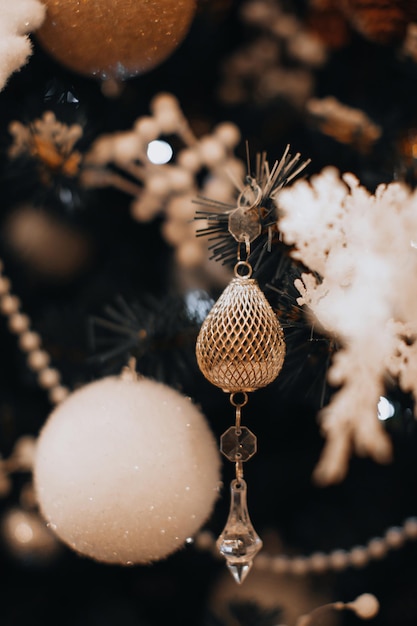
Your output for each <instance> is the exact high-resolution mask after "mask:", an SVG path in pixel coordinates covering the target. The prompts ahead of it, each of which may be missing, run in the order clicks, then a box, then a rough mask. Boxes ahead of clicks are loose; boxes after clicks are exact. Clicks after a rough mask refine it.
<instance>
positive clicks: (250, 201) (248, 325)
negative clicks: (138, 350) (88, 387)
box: [196, 177, 285, 583]
mask: <svg viewBox="0 0 417 626" xmlns="http://www.w3.org/2000/svg"><path fill="white" fill-rule="evenodd" d="M248 182H249V184H248V185H247V186H246V187H245V188H244V189H243V191H242V192H241V194H240V196H239V199H238V206H237V208H236V209H235V210H233V211H232V212H231V213H230V214H229V232H230V233H231V234H232V236H233V237H234V238H235V239H236V241H237V242H238V260H237V263H236V265H235V269H234V274H235V276H234V278H233V279H232V281H231V282H230V284H229V285H228V286H227V287H226V289H225V290H224V291H223V293H222V295H221V296H220V298H219V299H218V301H217V302H216V303H215V305H214V306H213V308H212V309H211V311H210V313H209V314H208V316H207V318H206V319H205V321H204V323H203V325H202V327H201V329H200V333H199V335H198V338H197V344H196V355H197V362H198V365H199V367H200V369H201V371H202V373H203V374H204V376H205V377H206V378H207V379H208V380H209V381H210V382H211V383H212V384H213V385H216V386H217V387H220V389H222V390H223V391H225V392H227V393H230V402H231V404H232V405H233V406H234V407H235V409H236V420H235V426H234V427H233V426H232V427H230V428H228V429H227V430H226V432H225V433H223V435H222V436H221V438H220V450H221V452H222V453H223V454H224V456H225V457H226V458H227V459H229V461H232V462H234V463H235V467H236V478H235V479H234V480H233V481H232V483H231V503H230V512H229V517H228V520H227V522H226V525H225V527H224V529H223V532H222V533H221V535H220V537H219V538H218V540H217V547H218V549H219V551H220V553H221V554H222V555H223V556H224V557H225V559H226V562H227V566H228V568H229V570H230V572H231V573H232V575H233V577H234V579H235V580H236V582H238V583H241V582H243V580H244V579H245V578H246V576H247V574H248V573H249V570H250V568H251V566H252V563H253V559H254V557H255V556H256V554H257V553H258V552H259V550H260V549H261V548H262V541H261V539H260V537H259V536H258V535H257V533H256V531H255V529H254V528H253V526H252V523H251V520H250V517H249V512H248V509H247V503H246V482H245V480H244V479H243V463H244V462H245V461H247V460H249V459H250V458H251V457H252V456H253V454H255V452H256V447H257V442H256V436H255V435H254V434H253V433H252V432H251V431H250V430H249V429H248V428H246V427H245V426H241V409H242V407H243V406H245V405H246V403H247V401H248V395H247V394H248V392H250V391H255V390H256V389H259V388H261V387H265V386H266V385H268V384H269V383H271V382H272V381H273V380H275V378H276V377H277V376H278V374H279V372H280V370H281V368H282V365H283V362H284V357H285V342H284V333H283V330H282V327H281V325H280V323H279V321H278V318H277V316H276V315H275V313H274V311H273V310H272V308H271V306H270V304H269V303H268V301H267V299H266V298H265V296H264V294H263V293H262V291H261V289H260V288H259V286H258V283H257V281H256V280H255V279H253V278H251V276H252V267H251V265H250V263H249V262H248V261H247V260H242V259H241V254H240V251H241V245H242V244H243V246H244V249H245V255H246V259H247V258H248V257H249V252H250V244H251V242H252V241H254V240H255V239H256V238H257V237H258V236H259V234H260V228H259V223H260V222H259V215H260V211H259V209H260V202H261V198H262V192H261V189H260V187H259V185H258V184H257V183H256V180H254V179H251V178H249V177H248Z"/></svg>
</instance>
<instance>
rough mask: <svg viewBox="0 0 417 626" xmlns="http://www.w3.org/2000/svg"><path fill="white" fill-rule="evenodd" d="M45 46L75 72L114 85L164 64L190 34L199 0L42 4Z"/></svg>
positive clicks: (47, 1) (57, 0)
mask: <svg viewBox="0 0 417 626" xmlns="http://www.w3.org/2000/svg"><path fill="white" fill-rule="evenodd" d="M44 1H45V4H46V6H47V12H46V18H45V21H44V23H43V25H42V27H41V28H40V29H39V30H38V32H37V33H36V37H37V40H38V41H39V43H40V44H41V46H42V47H43V48H44V49H45V50H46V51H47V52H48V53H49V54H50V55H51V56H52V57H54V58H55V60H57V61H58V62H59V63H61V64H62V65H64V66H65V67H67V68H69V69H70V70H72V71H74V72H78V73H80V74H83V75H87V76H92V77H95V78H98V79H100V80H109V79H113V80H116V81H119V80H125V79H126V78H129V77H132V76H136V75H138V74H143V73H144V72H148V71H150V70H152V69H153V68H154V67H156V66H157V65H159V64H160V63H162V62H163V61H165V59H167V58H168V57H169V56H170V54H172V52H173V51H174V50H175V49H176V48H177V46H178V45H179V44H180V43H181V42H182V40H183V39H184V38H185V36H186V35H187V32H188V29H189V27H190V24H191V22H192V19H193V17H194V13H195V9H196V5H195V0H157V1H156V2H147V1H145V0H136V1H135V2H131V1H128V0H94V2H82V3H80V2H77V1H76V0H44Z"/></svg>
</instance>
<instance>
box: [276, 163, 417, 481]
mask: <svg viewBox="0 0 417 626" xmlns="http://www.w3.org/2000/svg"><path fill="white" fill-rule="evenodd" d="M277 200H278V205H279V211H280V215H281V216H282V217H281V218H280V220H279V229H280V231H281V233H282V235H283V239H284V241H285V243H287V244H289V245H292V246H293V256H294V257H295V258H296V259H298V260H300V261H301V262H302V263H303V264H304V265H305V266H306V267H307V268H308V269H309V270H310V272H311V273H308V272H305V273H303V274H302V276H301V279H297V280H296V281H295V286H296V288H297V289H298V291H299V293H300V297H299V298H298V300H297V302H298V304H299V305H305V306H306V307H307V310H308V311H309V314H310V315H311V317H312V319H313V321H314V324H315V327H316V328H317V327H319V328H320V329H321V330H322V331H323V332H325V333H327V334H328V335H329V336H330V337H334V338H336V339H337V340H338V342H339V344H340V346H341V347H340V349H339V350H338V352H337V353H336V354H335V356H334V358H333V359H332V363H331V366H330V368H329V371H328V381H329V383H330V384H331V385H336V386H340V389H339V390H338V391H337V392H336V393H335V394H333V396H332V398H331V401H330V403H329V405H328V406H326V407H324V409H323V410H322V411H321V412H320V415H319V420H320V424H321V429H322V432H323V435H324V436H325V437H326V445H325V447H324V451H323V454H322V456H321V459H320V461H319V464H318V466H317V468H316V470H315V474H314V477H315V479H316V480H317V482H319V483H321V484H328V483H331V482H336V481H339V480H342V479H343V478H344V477H345V475H346V472H347V468H348V462H349V458H350V454H351V453H352V452H355V453H356V454H358V455H360V456H366V455H369V456H371V457H372V458H373V459H374V460H376V461H378V462H383V463H385V462H388V461H389V460H390V459H391V452H392V450H391V448H392V446H391V441H390V439H389V437H388V435H387V433H386V431H385V429H384V427H383V425H382V424H381V420H379V419H378V404H379V402H380V398H381V396H383V395H384V392H385V384H386V381H387V380H389V379H391V380H392V379H396V380H398V383H399V385H400V387H401V389H402V390H403V391H405V392H411V393H412V394H413V396H414V399H417V341H416V334H417V323H416V320H417V295H416V294H417V289H416V276H417V250H416V247H417V244H416V241H417V191H415V190H414V191H411V190H410V189H408V187H406V186H405V185H404V184H400V183H394V182H393V183H390V184H388V185H380V186H379V187H378V188H377V190H376V192H375V194H371V193H370V192H369V191H368V190H366V189H365V188H364V187H362V186H361V185H360V184H359V181H358V180H357V179H356V178H355V177H354V176H353V175H352V174H344V175H343V176H341V175H340V173H339V172H338V171H337V170H336V169H334V168H326V169H325V170H323V171H322V172H321V173H320V174H318V175H316V176H313V177H312V178H311V181H310V182H306V181H300V182H298V183H295V184H294V185H293V187H291V188H287V189H284V190H283V191H282V192H280V194H279V197H278V199H277ZM317 275H319V276H320V277H321V279H320V280H317V278H316V276H317ZM415 413H416V415H417V409H415Z"/></svg>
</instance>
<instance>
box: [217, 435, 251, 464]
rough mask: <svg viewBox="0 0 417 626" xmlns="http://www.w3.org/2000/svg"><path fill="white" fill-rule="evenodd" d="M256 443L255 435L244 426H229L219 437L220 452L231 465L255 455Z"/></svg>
mask: <svg viewBox="0 0 417 626" xmlns="http://www.w3.org/2000/svg"><path fill="white" fill-rule="evenodd" d="M256 441H257V440H256V435H254V434H253V432H252V431H251V430H249V428H246V426H241V427H240V428H239V429H237V428H236V426H231V427H230V428H228V429H227V430H226V432H224V433H223V435H222V436H221V437H220V452H222V453H223V454H224V456H225V457H226V458H227V459H229V461H232V462H233V463H236V462H237V461H247V460H248V459H250V458H251V457H253V455H254V454H255V453H256Z"/></svg>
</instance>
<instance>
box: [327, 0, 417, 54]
mask: <svg viewBox="0 0 417 626" xmlns="http://www.w3.org/2000/svg"><path fill="white" fill-rule="evenodd" d="M339 4H340V5H341V6H342V10H343V11H344V13H345V15H346V17H347V19H348V20H349V22H350V24H351V25H352V27H353V28H354V29H355V30H356V31H357V32H358V33H360V34H361V35H363V36H364V37H365V38H366V39H369V40H370V41H373V42H375V43H378V44H383V45H388V44H396V43H399V42H400V41H401V40H403V39H404V37H405V35H406V31H407V24H408V23H409V22H410V21H413V20H414V19H415V17H416V9H415V7H414V6H413V5H415V2H409V1H408V0H391V1H388V2H387V0H371V2H369V0H344V1H343V2H342V3H339Z"/></svg>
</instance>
